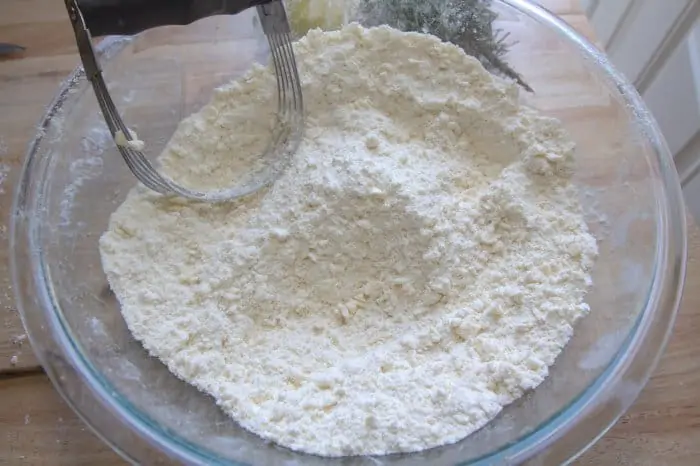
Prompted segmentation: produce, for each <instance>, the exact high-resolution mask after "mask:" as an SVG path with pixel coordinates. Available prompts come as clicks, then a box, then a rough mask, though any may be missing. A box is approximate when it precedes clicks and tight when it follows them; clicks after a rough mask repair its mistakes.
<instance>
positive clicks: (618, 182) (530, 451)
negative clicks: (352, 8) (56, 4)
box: [11, 0, 686, 465]
mask: <svg viewBox="0 0 700 466" xmlns="http://www.w3.org/2000/svg"><path fill="white" fill-rule="evenodd" d="M494 5H495V7H496V8H497V11H498V13H499V22H500V24H499V26H501V27H503V29H505V30H507V31H509V32H511V36H512V37H513V38H514V39H516V40H517V41H518V43H517V45H515V46H514V47H513V48H512V50H511V52H510V56H509V62H510V63H511V65H512V66H513V67H514V68H516V69H517V70H518V71H519V72H520V74H521V75H523V77H524V78H525V80H526V81H527V83H528V84H529V85H530V86H531V87H533V88H534V89H535V93H534V94H532V95H528V96H526V97H525V99H526V100H527V101H528V103H530V104H531V105H533V106H535V107H536V108H538V109H540V110H541V111H542V112H543V113H545V114H547V115H551V116H554V117H557V118H559V119H560V120H561V121H562V122H563V124H564V126H565V127H566V129H567V130H568V131H569V132H570V134H571V135H572V137H573V138H574V140H575V141H576V143H577V146H578V148H577V153H576V177H575V178H576V183H577V185H578V186H579V187H580V193H581V202H582V203H583V205H584V207H585V208H586V211H587V222H588V224H589V228H590V229H591V231H592V233H594V235H595V236H596V239H597V240H598V247H599V250H600V255H599V258H598V261H597V263H596V266H595V269H594V271H593V281H594V286H593V288H592V290H591V291H590V292H589V294H588V297H587V301H588V303H589V304H590V306H591V312H590V314H589V315H588V316H587V317H586V318H585V319H583V320H582V321H580V322H579V323H578V324H577V326H576V329H575V334H574V336H573V338H572V340H571V341H570V342H569V344H568V346H567V347H566V348H565V349H564V351H563V352H562V354H561V355H560V356H559V358H558V359H557V361H556V363H555V365H554V366H553V367H552V368H551V369H550V375H549V377H548V379H547V380H546V381H545V382H544V383H542V384H541V385H540V386H539V387H537V388H536V389H535V390H534V391H532V392H531V393H529V394H527V395H526V396H525V397H523V398H522V399H520V400H518V401H517V402H515V403H513V404H511V405H509V406H507V407H506V408H505V409H504V410H503V411H502V413H501V414H500V415H499V416H498V417H497V418H496V419H494V420H493V421H491V422H490V423H489V424H488V425H487V426H486V427H485V428H483V429H481V430H479V431H478V432H476V433H474V434H473V435H471V436H469V437H467V438H466V439H464V440H462V441H460V442H458V443H456V444H453V445H447V446H443V447H438V448H434V449H431V450H427V451H424V452H420V453H413V454H403V455H389V456H381V457H373V458H363V457H352V458H321V457H316V456H311V455H304V454H301V453H296V452H292V451H289V450H287V449H284V448H280V447H277V446H275V445H273V444H270V443H268V442H264V441H263V440H261V439H260V438H258V437H257V436H255V435H253V434H251V433H249V432H247V431H245V430H244V429H242V428H240V427H239V426H237V425H236V423H235V422H233V421H232V420H231V419H230V418H228V417H227V416H226V415H224V414H223V413H222V412H221V411H220V410H219V409H218V408H217V407H216V406H215V405H214V404H213V402H212V401H211V399H210V398H208V397H207V396H205V395H203V394H201V393H199V392H198V391H197V390H196V389H194V388H192V387H190V386H189V385H187V384H185V383H184V382H182V381H180V380H178V379H177V378H176V377H174V376H173V375H172V374H170V372H169V371H168V370H167V368H166V367H164V366H163V365H162V364H161V363H160V362H158V361H157V360H155V359H153V358H150V357H148V355H147V354H146V352H145V351H144V350H143V348H142V347H141V345H140V344H139V343H138V342H137V341H135V340H134V339H133V338H132V337H131V335H130V333H129V331H128V329H127V328H126V326H125V324H124V321H123V319H122V317H121V314H120V312H119V307H118V304H117V302H116V300H115V298H114V296H113V294H111V292H110V290H109V288H107V287H106V280H105V277H104V274H103V272H102V267H101V263H100V256H99V252H98V239H99V237H100V235H101V234H102V232H103V231H105V229H106V227H107V221H108V219H109V215H110V214H111V212H113V211H114V210H115V209H116V208H117V207H118V206H119V205H120V204H121V202H122V201H123V199H124V196H125V195H126V193H127V192H128V190H129V189H130V188H131V187H132V186H133V183H134V182H133V179H132V177H131V175H130V174H129V172H128V170H127V168H126V167H124V166H123V163H122V162H121V159H120V158H119V157H118V154H117V152H116V149H115V148H114V146H113V143H112V141H111V138H110V137H109V134H108V133H107V131H106V128H105V127H104V125H103V124H102V123H101V118H100V116H99V110H98V107H97V104H96V102H95V100H94V97H93V96H92V94H91V92H90V90H89V87H88V85H87V83H86V81H85V78H84V76H83V75H82V74H81V73H80V72H79V71H76V72H75V73H74V74H73V75H72V76H71V77H70V78H69V79H68V80H67V81H66V83H65V84H64V86H63V87H62V89H61V91H60V93H59V95H58V96H57V98H56V100H55V101H54V102H53V104H52V105H51V106H50V108H49V111H48V113H47V115H46V117H45V119H44V120H43V121H42V122H41V125H40V132H39V134H38V135H37V137H36V139H35V140H34V141H33V143H32V144H31V146H30V148H29V153H28V155H27V159H26V161H25V166H24V169H23V172H22V177H21V182H20V185H19V186H18V188H17V191H16V193H15V204H14V211H13V219H12V220H13V221H12V232H11V247H12V251H13V256H12V273H13V280H14V286H15V290H16V292H17V297H18V304H19V309H20V312H21V315H22V319H23V322H24V325H25V327H26V329H27V331H28V334H29V338H30V340H31V343H32V347H33V348H34V350H35V352H36V354H37V356H38V358H39V359H40V361H41V362H42V364H43V366H44V368H45V369H46V372H47V373H48V374H49V376H50V378H51V380H52V382H53V383H54V385H55V387H56V388H57V389H58V390H59V392H60V393H61V394H62V395H63V397H64V398H65V399H66V401H67V402H68V403H69V404H70V405H71V406H72V407H73V409H74V410H75V411H76V412H77V413H78V414H79V415H80V416H81V417H82V418H83V420H85V421H86V423H88V424H89V425H90V426H91V427H92V428H93V429H94V430H95V431H96V432H97V434H98V435H99V436H100V437H101V438H103V439H104V440H105V441H106V442H108V443H109V444H110V445H111V446H112V447H113V448H114V449H115V450H116V451H118V452H119V453H120V454H122V455H123V456H124V457H125V458H128V459H131V460H132V461H135V462H139V463H142V464H157V462H158V461H161V460H165V459H167V458H170V459H177V460H179V461H181V462H184V463H187V464H270V465H275V464H311V465H314V464H319V465H320V464H387V465H390V464H407V465H410V464H425V463H428V462H429V463H430V464H436V465H452V464H517V463H520V462H523V461H526V460H531V461H532V463H533V464H561V463H562V462H566V461H567V460H569V459H571V458H573V457H575V456H576V455H578V454H579V453H580V452H582V451H583V450H585V449H586V448H587V447H588V446H589V445H590V444H591V443H592V442H594V441H595V440H597V438H598V437H599V436H600V435H602V434H603V433H604V432H605V431H606V430H607V429H608V428H609V427H610V426H611V425H612V424H613V423H614V422H615V421H616V420H617V418H618V417H619V416H620V415H621V414H622V413H623V412H624V411H625V409H627V408H628V407H629V405H630V404H631V403H632V401H633V400H634V399H635V397H636V396H637V394H638V393H639V391H640V390H641V388H642V387H643V385H644V383H645V382H646V380H647V379H648V377H649V374H650V372H651V370H652V369H653V367H654V366H655V363H656V361H657V360H658V357H659V355H660V353H661V351H662V349H663V347H664V344H665V342H666V339H667V337H668V334H669V331H670V329H671V326H672V324H673V319H674V316H675V313H676V310H677V307H678V303H679V299H680V293H681V289H682V282H683V277H684V272H685V247H686V245H685V220H684V208H683V201H682V197H681V191H680V186H679V184H678V180H677V176H676V173H675V169H674V167H673V164H672V161H671V158H670V156H669V154H668V152H667V150H666V147H665V143H664V142H663V140H662V137H661V136H660V133H659V131H658V128H657V127H656V125H655V123H654V122H653V120H652V119H651V117H650V116H649V114H648V112H647V111H646V109H645V107H644V105H643V104H642V102H641V100H640V98H639V96H638V95H637V94H636V92H635V91H634V90H633V88H632V87H631V86H630V85H629V84H628V83H627V82H626V81H625V80H624V78H622V77H621V76H620V75H619V74H618V73H617V72H616V71H614V70H613V69H612V68H611V66H610V65H609V63H608V62H607V60H606V59H605V57H603V56H602V55H601V54H600V53H599V52H598V51H597V50H596V49H595V48H594V47H593V46H591V45H590V44H588V43H587V42H586V41H585V40H584V39H582V38H581V37H580V36H579V35H577V34H576V33H575V32H573V31H572V30H571V29H570V28H568V27H567V26H566V25H564V24H563V23H562V22H561V21H559V20H557V19H555V18H554V17H552V16H551V15H549V14H547V13H546V12H544V11H543V10H541V9H539V8H538V7H536V6H533V5H530V4H529V3H527V2H524V1H517V0H508V1H498V2H494ZM251 24H253V18H252V16H251V15H249V14H247V13H244V14H241V15H238V16H236V17H232V18H209V19H207V20H203V21H201V22H198V23H195V24H193V25H192V26H190V27H187V28H181V29H178V30H177V31H175V32H174V33H173V34H172V35H169V36H168V42H167V43H165V42H164V41H163V36H162V34H159V31H158V30H153V31H147V32H145V33H143V34H141V35H139V36H136V37H135V38H108V39H106V40H104V41H102V42H101V43H100V45H99V46H98V53H99V54H100V56H101V57H102V58H101V59H102V62H103V64H104V68H105V74H106V76H107V79H108V81H109V85H110V90H111V92H112V94H113V96H114V98H115V103H116V104H117V106H118V108H120V110H121V111H122V113H123V114H124V118H125V119H126V121H127V122H128V123H129V125H130V126H133V128H134V129H135V130H136V131H137V132H138V133H139V135H142V136H143V138H144V139H146V142H147V143H148V146H147V151H149V152H147V155H148V156H151V157H152V156H157V155H158V153H159V152H160V151H161V149H162V148H163V146H164V145H165V143H166V142H167V140H168V139H169V137H170V136H171V135H172V134H173V132H174V130H175V128H176V127H177V125H178V123H179V122H180V120H181V119H182V118H183V117H184V116H186V115H188V114H190V113H192V112H193V111H195V110H197V109H198V108H199V107H200V106H201V105H202V104H203V103H205V102H206V101H208V98H209V93H210V92H211V89H212V88H213V87H215V86H216V85H218V84H221V83H224V82H227V81H230V80H231V79H233V78H235V77H237V76H240V75H241V74H242V73H244V72H245V71H246V70H247V69H248V68H249V67H250V66H251V64H252V63H254V62H256V61H260V60H265V59H266V54H267V51H266V48H265V39H264V36H263V35H262V32H261V31H260V30H259V29H257V28H256V27H254V26H251ZM212 26H215V27H212ZM214 42H216V46H215V47H214V46H206V45H207V44H209V45H211V43H214ZM172 44H177V46H178V47H177V53H173V47H172ZM188 52H189V53H188ZM232 57H235V58H236V59H235V60H232ZM567 73H569V75H568V76H574V77H575V79H569V78H567V79H564V80H562V79H561V76H567ZM557 77H559V80H557Z"/></svg>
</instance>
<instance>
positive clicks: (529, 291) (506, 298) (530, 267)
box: [100, 25, 597, 456]
mask: <svg viewBox="0 0 700 466" xmlns="http://www.w3.org/2000/svg"><path fill="white" fill-rule="evenodd" d="M295 51H296V54H297V59H298V63H299V67H300V72H301V78H302V81H303V91H304V97H305V104H306V111H307V119H306V128H305V136H304V140H303V142H302V144H301V147H300V149H299V151H298V152H297V153H296V155H295V156H294V158H293V160H292V162H291V166H290V167H289V169H288V170H287V171H286V172H285V174H284V175H283V176H282V177H281V178H280V179H279V180H278V181H277V182H276V183H274V184H273V185H272V186H271V187H270V188H267V189H265V190H263V191H262V192H259V193H257V194H255V195H253V196H250V197H248V198H245V199H243V200H241V201H238V202H233V203H225V204H205V203H195V202H190V201H185V200H182V199H177V198H165V197H162V196H160V195H158V194H155V193H152V192H150V191H148V190H147V189H145V188H143V187H137V188H134V189H133V190H132V191H131V193H130V194H129V195H128V197H127V199H126V200H125V201H124V203H123V204H122V205H121V206H120V207H119V209H118V210H117V211H116V212H115V213H114V214H113V215H112V218H111V222H110V225H109V229H108V231H107V232H106V233H105V234H104V236H103V237H102V239H101V243H100V246H101V253H102V260H103V264H104V269H105V271H106V273H107V276H108V278H109V282H110V284H111V286H112V288H113V289H114V291H115V293H116V295H117V297H118V298H119V301H120V303H121V307H122V312H123V315H124V318H125V319H126V322H127V324H128V326H129V328H130V330H131V331H132V333H133V335H134V337H135V338H137V339H138V340H140V341H141V342H142V343H143V345H144V347H145V348H146V349H147V350H148V351H149V352H150V353H151V354H152V355H154V356H157V357H158V358H160V359H161V360H162V361H163V362H164V363H165V364H167V366H168V368H169V369H170V370H171V371H172V372H173V373H174V374H176V375H177V376H178V377H180V378H181V379H183V380H185V381H187V382H189V383H191V384H193V385H195V386H196V387H197V388H199V389H200V390H201V391H203V392H206V393H208V394H210V395H211V396H213V397H214V399H215V400H216V401H217V403H218V404H219V405H220V406H221V408H222V409H223V410H224V411H226V412H227V413H228V414H230V415H231V416H232V417H233V418H234V419H235V420H236V421H238V422H239V423H240V424H241V425H242V426H244V427H246V428H247V429H249V430H251V431H252V432H255V433H257V434H259V435H260V436H262V437H264V438H266V439H269V440H272V441H275V442H277V443H278V444H280V445H283V446H286V447H289V448H292V449H295V450H301V451H305V452H310V453H315V454H319V455H329V456H339V455H360V454H384V453H391V452H411V451H417V450H422V449H426V448H430V447H434V446H438V445H441V444H445V443H451V442H456V441H458V440H460V439H462V438H464V437H465V436H467V435H469V434H470V433H472V432H474V431H475V430H476V429H479V428H480V427H482V426H483V425H485V424H486V423H487V422H488V421H489V420H490V419H492V418H493V417H494V416H496V415H497V414H498V413H499V411H500V410H501V409H502V408H503V407H504V406H505V405H507V404H508V403H510V402H512V401H514V400H515V399H517V398H518V397H520V396H522V395H523V393H524V392H525V391H526V390H528V389H531V388H534V387H536V386H537V385H538V384H540V383H541V382H542V381H543V379H544V378H545V377H546V376H547V371H548V366H550V365H551V364H552V363H554V361H555V358H556V357H557V355H558V354H559V352H560V351H561V350H562V347H563V346H564V345H565V344H566V343H567V341H568V340H569V338H570V337H571V336H572V332H573V325H574V324H575V322H576V321H577V319H579V318H580V317H582V316H584V315H585V314H586V313H587V312H588V310H589V308H588V306H587V305H586V303H585V302H584V295H585V293H586V290H587V288H588V287H589V286H590V285H591V277H590V273H589V272H590V270H591V267H592V265H593V261H594V259H595V256H596V254H597V248H596V241H595V239H594V238H593V237H592V236H591V235H590V234H589V233H588V230H587V227H586V224H585V223H584V219H583V214H582V210H581V206H580V204H579V200H578V197H577V191H576V189H575V187H574V186H573V185H572V181H571V176H572V170H573V153H574V144H573V143H572V141H571V140H570V138H569V137H568V136H567V134H566V132H565V131H564V130H563V129H562V127H561V125H560V123H559V122H558V121H556V120H554V119H551V118H547V117H544V116H542V115H540V114H539V113H537V112H536V111H534V110H532V109H530V108H527V107H524V106H522V105H520V104H519V100H518V89H517V87H516V85H515V84H512V83H510V82H506V81H503V80H501V79H499V78H496V77H494V76H492V75H490V74H489V73H488V72H486V71H485V70H484V69H483V68H482V66H481V65H480V64H479V63H478V62H477V61H476V60H475V59H473V58H471V57H468V56H466V55H465V54H464V53H463V52H462V51H461V50H460V49H459V48H457V47H455V46H453V45H448V44H445V43H442V42H440V41H439V40H438V39H437V38H435V37H432V36H428V35H424V34H416V33H403V32H399V31H397V30H393V29H390V28H387V27H380V28H373V29H365V28H363V27H361V26H358V25H349V26H346V27H344V28H343V29H342V30H340V31H337V32H327V33H322V32H320V31H318V30H314V31H311V32H309V34H308V35H307V36H306V37H305V38H303V39H301V40H300V41H299V42H298V43H296V45H295ZM275 89H276V87H275V79H274V76H273V74H272V72H271V71H270V69H268V68H263V67H257V68H255V69H253V70H252V71H250V72H249V73H248V74H247V75H246V76H245V78H243V79H241V80H239V81H237V82H234V83H231V84H230V85H228V86H226V87H223V88H221V89H219V90H217V91H216V93H215V96H214V97H213V100H212V101H211V102H210V103H209V104H208V105H206V106H205V107H204V108H203V109H202V110H201V111H200V112H198V113H197V114H194V115H192V116H190V117H188V118H187V119H185V120H184V121H183V122H182V123H181V124H180V126H179V128H178V130H177V132H176V133H175V135H174V136H173V138H172V140H171V141H170V143H169V145H168V147H167V148H166V150H165V151H164V153H163V154H162V156H161V162H162V165H163V169H164V171H166V172H167V173H168V174H169V175H171V176H173V177H174V178H175V179H177V180H178V181H181V182H183V183H184V184H188V185H190V186H193V187H197V188H202V189H213V188H221V187H226V186H227V185H229V184H230V181H231V180H233V179H236V176H240V174H241V173H243V172H244V171H245V167H246V164H248V163H250V161H251V160H252V158H254V157H255V156H257V154H260V153H261V152H262V150H263V149H264V147H265V144H266V143H267V141H268V139H269V132H270V128H271V125H272V122H273V115H274V111H275V108H276V102H275V97H276V90H275Z"/></svg>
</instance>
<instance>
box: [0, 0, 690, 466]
mask: <svg viewBox="0 0 700 466" xmlns="http://www.w3.org/2000/svg"><path fill="white" fill-rule="evenodd" d="M540 3H542V4H543V5H544V6H545V7H547V8H549V9H550V10H551V11H553V12H555V13H557V14H559V15H560V16H562V17H563V18H564V19H565V20H566V21H568V22H569V23H570V24H572V25H573V26H574V27H575V28H577V29H578V30H579V31H581V32H582V33H583V34H584V35H586V36H588V37H589V38H592V30H591V29H590V26H589V24H588V22H587V21H586V18H585V16H584V15H583V14H582V12H581V9H580V6H579V5H578V1H577V0H541V1H540ZM0 42H14V43H18V44H21V45H24V46H25V47H27V50H26V52H25V53H23V54H21V55H18V56H16V57H12V58H5V59H3V58H0V241H5V244H7V232H8V231H7V230H8V224H7V221H8V218H9V214H10V205H11V201H12V199H11V198H12V191H13V189H14V187H15V185H16V182H17V177H18V175H19V170H20V166H21V163H22V160H23V158H24V153H25V150H26V146H27V143H28V141H29V140H30V138H31V137H32V135H33V134H34V132H35V126H36V123H37V122H38V121H39V118H40V117H41V116H42V114H43V112H44V110H45V107H46V105H47V104H48V103H49V102H50V101H51V99H52V97H53V95H54V94H55V93H56V91H57V89H58V86H59V84H60V82H61V80H62V79H63V78H65V77H66V76H67V75H68V74H69V72H70V71H71V70H72V69H73V68H74V67H75V66H76V64H77V56H76V54H75V46H74V44H73V39H72V32H71V29H70V25H69V24H68V21H67V18H66V17H65V12H64V7H63V2H60V1H56V0H2V1H0ZM689 233H690V239H689V266H688V274H687V281H686V292H685V295H684V299H683V304H682V308H681V311H680V314H679V317H678V321H677V324H676V327H675V331H674V334H673V337H672V339H671V342H670V344H669V347H668V349H667V351H666V353H665V355H664V357H663V359H662V361H661V363H660V365H659V367H658V368H657V370H656V372H655V374H654V376H653V378H652V379H651V381H650V382H649V384H648V385H647V387H646V388H645V390H644V391H643V393H642V395H641V396H640V398H639V399H638V400H637V402H636V403H635V405H634V406H633V408H632V409H631V410H630V411H629V413H628V414H627V415H625V416H624V417H623V418H622V419H621V420H620V421H619V422H618V423H617V425H616V426H615V427H614V428H613V429H612V430H611V431H610V432H608V434H607V435H605V436H604V437H603V438H602V439H601V440H600V441H599V442H598V443H597V444H596V445H594V446H593V447H592V448H591V449H590V450H589V451H588V452H586V453H585V454H584V455H583V456H582V457H581V458H580V459H579V460H577V463H576V464H579V465H612V464H620V465H649V466H651V465H654V466H656V465H682V466H685V465H687V466H691V465H697V464H700V460H699V459H698V458H700V357H698V356H699V355H700V338H698V337H697V335H698V334H700V333H699V332H700V230H698V228H697V227H696V226H695V225H694V223H693V222H692V221H689ZM7 264H8V248H7V247H4V248H0V400H2V401H0V445H3V446H0V464H10V465H15V464H16V465H43V464H46V465H95V464H100V465H121V464H125V463H124V462H123V461H122V460H121V459H119V458H118V457H117V455H116V454H115V453H113V452H112V451H111V450H110V449H109V447H107V446H106V445H105V444H104V443H102V442H101V441H100V440H99V439H98V438H97V437H96V436H95V435H94V434H93V433H92V432H90V431H89V429H87V428H86V427H85V426H84V425H83V423H82V422H81V421H80V420H79V419H78V418H77V417H76V416H75V414H73V412H72V411H71V410H70V408H68V407H67V405H66V404H65V403H64V402H63V401H62V400H61V398H60V397H59V396H58V394H57V393H56V392H55V391H54V390H53V388H52V386H51V384H50V383H49V381H48V379H47V378H46V377H45V376H44V375H43V373H42V372H41V368H40V366H39V365H38V363H37V360H36V358H35V357H34V355H33V353H32V351H31V348H30V346H29V344H28V343H27V341H26V337H25V332H24V330H23V328H22V324H21V321H20V319H19V316H18V314H17V311H16V309H15V304H14V303H15V301H14V295H13V291H12V287H11V283H10V276H9V270H8V265H7Z"/></svg>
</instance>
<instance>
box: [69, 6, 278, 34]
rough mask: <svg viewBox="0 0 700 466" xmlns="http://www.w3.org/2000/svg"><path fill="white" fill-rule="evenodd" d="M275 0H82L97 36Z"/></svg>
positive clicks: (181, 21)
mask: <svg viewBox="0 0 700 466" xmlns="http://www.w3.org/2000/svg"><path fill="white" fill-rule="evenodd" d="M271 1H272V0H78V6H79V7H80V10H81V11H82V13H83V18H85V24H86V26H87V28H88V30H89V31H90V34H91V35H93V36H105V35H131V34H136V33H139V32H141V31H144V30H146V29H150V28H154V27H158V26H167V25H185V24H190V23H192V22H194V21H197V20H198V19H201V18H206V17H208V16H214V15H218V14H236V13H240V12H241V11H243V10H245V9H247V8H250V7H252V6H257V5H263V4H266V3H270V2H271Z"/></svg>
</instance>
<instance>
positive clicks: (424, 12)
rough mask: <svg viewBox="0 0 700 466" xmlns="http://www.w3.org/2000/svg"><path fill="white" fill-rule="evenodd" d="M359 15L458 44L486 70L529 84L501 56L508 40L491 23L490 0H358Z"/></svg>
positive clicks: (372, 22)
mask: <svg viewBox="0 0 700 466" xmlns="http://www.w3.org/2000/svg"><path fill="white" fill-rule="evenodd" d="M358 13H359V16H360V17H361V18H362V23H363V24H365V25H366V26H378V25H381V24H387V25H389V26H391V27H394V28H396V29H400V30H402V31H408V32H422V33H426V34H432V35H434V36H437V37H439V38H440V39H442V40H443V41H446V42H451V43H453V44H455V45H458V46H459V47H461V48H462V49H464V51H465V52H466V53H467V54H469V55H471V56H473V57H475V58H476V59H478V60H479V61H480V62H481V64H482V65H484V68H486V69H487V70H489V71H491V72H494V73H497V74H500V75H503V76H506V77H508V78H510V79H513V80H514V81H516V82H517V83H518V84H519V85H520V86H522V87H523V88H524V89H527V90H528V91H530V92H532V88H531V87H530V86H529V85H528V84H527V83H526V82H525V81H524V80H523V78H522V77H521V76H520V74H518V73H517V72H516V71H515V70H514V69H513V68H511V67H510V65H508V63H506V61H505V59H504V57H505V55H506V53H507V52H508V48H509V46H510V45H511V44H509V43H508V41H507V40H508V33H506V32H503V31H502V30H501V29H498V28H496V27H495V26H494V21H495V20H496V18H497V17H498V15H497V14H496V13H495V12H494V11H493V10H492V9H491V1H490V0H360V4H359V12H358Z"/></svg>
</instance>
